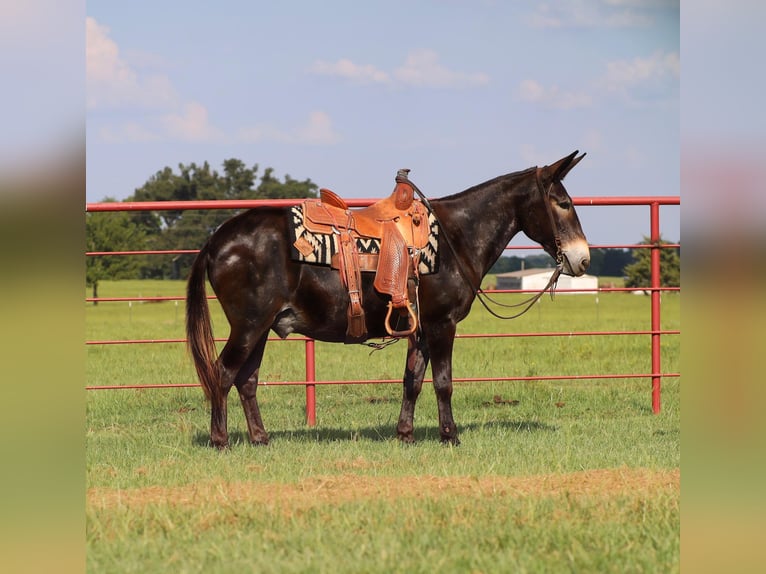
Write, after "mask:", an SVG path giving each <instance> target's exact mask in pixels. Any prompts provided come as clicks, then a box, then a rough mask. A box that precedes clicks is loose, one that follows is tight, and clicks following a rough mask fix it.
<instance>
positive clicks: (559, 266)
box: [410, 167, 564, 319]
mask: <svg viewBox="0 0 766 574" xmlns="http://www.w3.org/2000/svg"><path fill="white" fill-rule="evenodd" d="M536 170H537V171H536V173H535V179H536V182H537V189H538V190H539V191H540V196H541V198H542V200H543V204H545V209H546V211H547V213H548V219H549V221H550V224H551V229H552V230H553V240H554V241H555V243H556V268H555V269H554V270H553V274H552V275H551V278H550V280H549V281H548V283H547V285H546V286H545V287H543V288H542V290H541V291H540V292H539V293H535V294H534V295H532V296H531V297H529V298H528V299H525V300H524V301H521V302H519V303H514V304H507V303H501V302H499V301H496V300H495V299H492V297H490V296H489V295H487V293H486V292H485V291H484V290H483V289H482V288H481V284H479V286H478V287H477V288H476V291H475V292H476V298H477V299H478V300H479V302H480V303H481V304H482V305H483V306H484V308H485V309H486V310H487V311H489V313H490V314H491V315H493V316H494V317H497V318H498V319H516V318H517V317H521V316H522V315H523V314H524V313H526V312H527V311H529V310H530V309H531V308H532V305H534V304H535V303H537V301H538V300H539V299H540V297H542V296H543V293H545V292H546V291H548V290H549V289H550V293H551V299H553V296H554V293H555V291H556V283H558V280H559V276H560V275H561V274H562V273H563V271H564V251H563V250H562V248H561V237H560V236H559V231H558V226H557V225H556V221H555V219H554V217H553V210H552V209H551V204H550V201H548V195H549V194H550V190H551V189H552V188H553V182H551V184H550V186H549V187H548V190H547V191H546V190H545V187H544V185H543V178H542V169H541V168H539V167H538V168H536ZM410 185H412V188H413V189H414V190H415V192H416V193H417V194H418V196H419V197H420V199H421V200H422V201H423V205H425V206H426V207H427V208H428V210H429V211H430V212H431V213H432V214H433V216H434V218H435V219H436V222H437V223H438V224H439V227H440V228H441V229H442V232H443V231H444V227H443V226H442V224H441V223H440V222H439V220H438V218H437V217H436V213H434V210H433V208H432V207H431V203H430V202H429V201H428V199H427V198H426V196H425V195H424V194H423V192H422V191H420V189H419V188H418V186H417V185H415V184H414V183H413V182H412V181H410ZM440 237H444V242H445V243H446V244H447V247H449V249H450V251H452V254H453V255H454V256H455V261H456V262H457V268H458V271H459V272H460V275H461V276H462V277H463V279H464V280H465V282H466V283H468V284H469V285H471V280H470V279H469V277H468V273H467V272H466V270H465V267H464V266H463V261H462V259H461V257H460V255H459V254H458V252H457V251H456V250H455V248H454V247H453V245H452V242H451V241H450V239H449V236H448V235H447V234H446V233H442V234H440ZM485 299H486V301H485ZM487 302H490V303H493V304H495V305H497V306H498V307H506V308H515V307H522V306H524V308H523V309H522V310H521V311H519V312H518V313H516V314H514V315H500V314H499V313H497V312H496V311H494V310H493V309H491V308H490V307H489V304H488V303H487Z"/></svg>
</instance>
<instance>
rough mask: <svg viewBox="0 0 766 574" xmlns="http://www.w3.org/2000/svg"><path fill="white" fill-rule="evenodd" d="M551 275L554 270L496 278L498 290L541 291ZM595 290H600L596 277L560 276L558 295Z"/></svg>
mask: <svg viewBox="0 0 766 574" xmlns="http://www.w3.org/2000/svg"><path fill="white" fill-rule="evenodd" d="M551 275H553V269H523V270H521V271H511V272H510V273H499V274H498V275H496V276H495V277H496V278H497V286H496V288H497V289H525V290H527V289H529V290H530V291H540V290H541V289H543V288H544V287H545V286H546V285H547V284H548V281H550V279H551ZM564 289H583V291H564ZM595 289H598V277H596V276H595V275H587V274H585V275H582V276H580V277H570V276H569V275H560V276H559V281H558V284H557V286H556V293H562V294H564V293H567V294H568V293H576V294H582V293H593V292H594V291H593V290H595Z"/></svg>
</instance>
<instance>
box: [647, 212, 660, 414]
mask: <svg viewBox="0 0 766 574" xmlns="http://www.w3.org/2000/svg"><path fill="white" fill-rule="evenodd" d="M650 219H651V222H650V225H651V238H650V239H651V242H652V252H651V256H652V258H651V267H652V285H651V287H652V411H654V414H658V413H659V412H660V392H661V381H662V377H661V376H660V372H661V371H660V332H659V331H660V291H659V288H660V249H661V247H660V204H659V203H656V202H655V203H652V204H651V212H650Z"/></svg>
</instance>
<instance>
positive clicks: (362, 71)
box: [311, 58, 391, 84]
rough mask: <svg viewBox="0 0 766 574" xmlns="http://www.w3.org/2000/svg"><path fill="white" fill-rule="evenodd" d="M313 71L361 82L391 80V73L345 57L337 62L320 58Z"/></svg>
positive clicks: (322, 74)
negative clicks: (355, 62)
mask: <svg viewBox="0 0 766 574" xmlns="http://www.w3.org/2000/svg"><path fill="white" fill-rule="evenodd" d="M311 71H312V72H314V73H315V74H319V75H320V76H337V77H339V78H345V79H347V80H351V81H354V82H358V83H361V84H387V83H389V82H390V81H391V78H390V77H389V75H388V74H387V73H386V72H384V71H382V70H378V69H377V68H376V67H375V66H372V65H370V64H367V65H363V66H360V65H358V64H354V62H352V61H351V60H348V59H346V58H343V59H341V60H338V61H337V62H325V61H323V60H318V61H317V62H315V63H314V65H313V66H312V67H311Z"/></svg>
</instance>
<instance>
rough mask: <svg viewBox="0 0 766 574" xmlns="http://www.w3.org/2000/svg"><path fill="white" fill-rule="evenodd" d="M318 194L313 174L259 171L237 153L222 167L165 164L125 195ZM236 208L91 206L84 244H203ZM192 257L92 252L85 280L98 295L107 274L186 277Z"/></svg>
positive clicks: (99, 247)
mask: <svg viewBox="0 0 766 574" xmlns="http://www.w3.org/2000/svg"><path fill="white" fill-rule="evenodd" d="M317 194H318V187H317V185H316V184H315V183H314V182H312V181H311V180H310V179H305V180H303V181H299V180H296V179H293V178H291V177H290V176H289V175H285V176H284V178H283V179H281V180H280V179H279V178H277V177H276V176H275V175H274V170H273V168H266V169H265V170H264V171H263V173H259V166H258V164H255V165H253V166H251V167H248V166H247V165H246V164H245V163H244V162H243V161H241V160H239V159H226V160H224V161H223V165H222V171H221V172H220V173H219V172H218V171H216V170H214V169H212V168H211V167H210V165H209V164H208V162H205V163H203V164H202V165H197V164H196V163H190V164H188V165H185V164H179V166H178V171H177V172H176V171H174V170H173V169H172V168H170V167H165V168H164V169H162V170H160V171H158V172H157V173H155V174H154V175H153V176H151V177H150V178H149V180H148V181H147V182H146V183H145V184H144V185H142V186H141V187H140V188H138V189H136V190H135V193H133V195H131V196H130V197H128V198H126V199H125V200H124V201H126V202H128V201H192V200H222V199H292V198H303V197H317ZM104 201H105V202H109V201H115V200H114V199H113V198H108V197H107V198H105V199H104ZM235 213H237V210H231V209H210V210H171V211H164V210H163V211H136V212H129V211H116V212H93V213H90V212H89V213H86V215H85V236H86V250H87V251H158V250H163V251H164V250H183V249H199V248H200V247H201V246H202V245H203V244H204V243H205V241H206V240H207V238H208V237H210V235H211V234H212V233H213V231H215V230H216V229H217V228H218V226H220V225H221V224H222V223H223V222H224V221H226V220H227V219H229V218H230V217H232V216H233V215H235ZM193 260H194V255H193V254H180V255H138V256H99V257H88V258H87V259H86V283H87V285H88V286H91V287H93V296H94V297H97V296H98V282H99V281H101V280H104V279H184V278H186V276H187V275H188V273H189V270H190V268H191V264H192V261H193Z"/></svg>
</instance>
